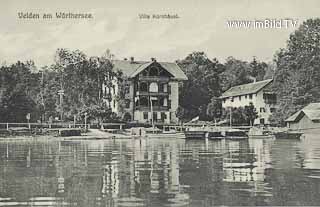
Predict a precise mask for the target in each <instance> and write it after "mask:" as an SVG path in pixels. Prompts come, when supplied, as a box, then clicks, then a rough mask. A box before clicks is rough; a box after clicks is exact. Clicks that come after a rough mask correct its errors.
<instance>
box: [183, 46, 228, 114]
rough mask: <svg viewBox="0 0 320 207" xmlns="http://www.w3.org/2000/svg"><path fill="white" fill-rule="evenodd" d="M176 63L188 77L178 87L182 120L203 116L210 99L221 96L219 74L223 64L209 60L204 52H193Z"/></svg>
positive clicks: (222, 69)
mask: <svg viewBox="0 0 320 207" xmlns="http://www.w3.org/2000/svg"><path fill="white" fill-rule="evenodd" d="M177 63H178V65H179V66H180V67H181V68H182V70H183V71H184V72H185V74H186V75H187V77H188V81H186V82H184V83H183V84H182V85H181V87H180V94H179V100H180V105H181V107H183V108H184V110H185V111H184V113H183V117H182V118H184V119H192V118H193V117H195V116H199V115H201V116H202V115H204V116H205V115H206V111H207V109H206V108H207V105H208V104H209V103H210V100H211V98H212V97H219V96H220V95H221V92H222V89H221V87H220V77H219V74H221V73H222V72H223V71H224V66H223V64H221V63H219V61H218V60H216V59H213V60H210V59H209V58H208V57H207V56H206V54H205V53H204V52H193V53H191V54H189V55H188V56H187V57H186V58H185V59H183V60H181V61H177Z"/></svg>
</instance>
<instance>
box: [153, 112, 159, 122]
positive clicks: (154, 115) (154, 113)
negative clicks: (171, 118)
mask: <svg viewBox="0 0 320 207" xmlns="http://www.w3.org/2000/svg"><path fill="white" fill-rule="evenodd" d="M152 115H153V121H156V120H157V119H158V117H157V112H153V114H152Z"/></svg>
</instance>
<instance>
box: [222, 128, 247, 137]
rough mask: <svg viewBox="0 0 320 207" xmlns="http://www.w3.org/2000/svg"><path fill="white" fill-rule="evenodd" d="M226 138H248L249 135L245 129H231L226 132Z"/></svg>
mask: <svg viewBox="0 0 320 207" xmlns="http://www.w3.org/2000/svg"><path fill="white" fill-rule="evenodd" d="M224 135H225V138H226V139H248V135H247V133H246V132H245V131H244V130H240V129H229V130H227V131H225V132H224Z"/></svg>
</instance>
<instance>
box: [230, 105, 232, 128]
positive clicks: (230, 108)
mask: <svg viewBox="0 0 320 207" xmlns="http://www.w3.org/2000/svg"><path fill="white" fill-rule="evenodd" d="M231 127H232V108H231V107H230V128H231Z"/></svg>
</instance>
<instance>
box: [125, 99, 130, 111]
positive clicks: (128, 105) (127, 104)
mask: <svg viewBox="0 0 320 207" xmlns="http://www.w3.org/2000/svg"><path fill="white" fill-rule="evenodd" d="M125 102H126V108H127V109H128V108H130V100H129V99H126V100H125Z"/></svg>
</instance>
